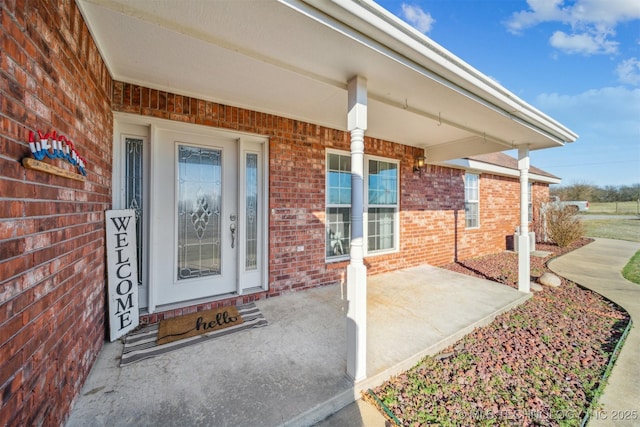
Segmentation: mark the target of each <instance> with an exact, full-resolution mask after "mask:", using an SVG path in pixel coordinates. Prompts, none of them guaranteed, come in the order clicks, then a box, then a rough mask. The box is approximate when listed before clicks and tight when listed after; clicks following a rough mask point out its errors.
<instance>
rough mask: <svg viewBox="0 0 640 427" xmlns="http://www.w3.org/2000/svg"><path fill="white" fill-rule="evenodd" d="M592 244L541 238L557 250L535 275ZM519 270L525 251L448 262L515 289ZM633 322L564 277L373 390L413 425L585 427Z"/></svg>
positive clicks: (537, 264)
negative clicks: (566, 243)
mask: <svg viewBox="0 0 640 427" xmlns="http://www.w3.org/2000/svg"><path fill="white" fill-rule="evenodd" d="M590 241H591V240H589V239H581V240H579V241H577V242H575V243H574V244H573V245H571V246H570V247H568V248H559V247H557V246H555V245H543V244H537V245H536V249H537V250H542V251H548V252H551V253H552V254H551V255H550V256H548V257H546V258H538V257H533V256H532V257H531V270H532V275H533V276H540V275H541V274H542V273H544V272H546V271H549V270H548V269H547V267H546V263H547V262H548V261H549V260H550V259H551V258H552V257H555V256H558V255H561V254H563V253H566V252H568V251H571V250H573V249H575V248H577V247H580V246H583V245H585V244H588V243H589V242H590ZM517 266H518V255H517V254H514V253H510V252H504V253H500V254H496V255H490V256H486V257H481V258H477V259H473V260H469V261H464V262H460V263H456V264H451V265H448V266H445V268H448V269H450V270H453V271H458V272H461V273H464V274H470V275H473V276H477V277H483V278H487V279H490V280H494V281H497V282H500V283H503V284H505V285H508V286H512V287H515V288H517V271H518V268H517ZM628 321H629V317H628V315H627V313H626V312H624V311H623V310H622V309H620V308H619V307H618V306H616V305H615V304H612V303H610V302H609V301H607V300H605V299H604V298H603V297H601V296H600V295H598V294H596V293H594V292H591V291H589V290H585V289H583V288H581V287H579V286H578V285H576V284H575V283H573V282H570V281H568V280H565V279H562V286H561V287H559V288H549V287H544V290H543V291H541V292H536V293H535V294H534V295H533V297H532V298H531V299H530V300H528V301H527V302H525V303H524V304H522V305H520V306H519V307H516V308H515V309H513V310H510V311H509V312H507V313H504V314H502V315H500V316H498V317H497V318H496V319H495V320H494V321H493V322H492V323H491V324H490V325H488V326H486V327H482V328H478V329H476V330H475V331H474V332H472V333H471V334H469V335H467V336H466V337H465V338H463V339H462V340H460V341H459V342H458V343H456V344H455V345H454V346H451V347H449V348H447V349H445V350H444V351H442V352H441V353H440V354H439V355H437V356H435V357H427V358H425V359H424V360H423V361H422V362H421V363H420V364H419V365H417V366H416V367H414V368H412V369H411V370H410V371H407V372H406V373H403V374H401V375H398V376H397V377H394V378H392V379H390V380H389V381H388V382H386V383H385V384H383V385H382V386H380V387H378V388H376V389H375V390H373V391H374V393H375V394H376V396H377V397H378V398H379V399H380V400H381V401H382V402H384V404H385V405H386V406H387V407H388V408H389V410H390V411H391V412H392V413H393V415H394V417H395V418H396V419H397V420H400V422H401V424H402V425H407V426H425V425H439V426H470V425H491V426H498V425H499V426H573V425H575V426H579V425H580V424H581V422H582V420H583V418H584V417H585V414H586V412H587V410H588V408H589V405H590V404H591V403H592V401H593V400H594V397H596V394H597V391H598V386H599V385H600V382H601V378H602V375H603V373H604V371H605V369H606V366H607V364H608V361H609V358H610V355H611V353H612V352H613V349H614V347H615V345H616V343H617V341H618V340H619V338H620V336H621V334H622V332H623V331H624V329H625V328H626V326H627V323H628Z"/></svg>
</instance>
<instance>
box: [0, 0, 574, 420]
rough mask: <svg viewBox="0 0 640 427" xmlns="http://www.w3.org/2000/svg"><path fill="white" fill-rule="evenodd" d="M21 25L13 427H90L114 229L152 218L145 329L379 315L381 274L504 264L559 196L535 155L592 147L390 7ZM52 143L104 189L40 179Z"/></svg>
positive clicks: (0, 269)
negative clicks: (323, 311)
mask: <svg viewBox="0 0 640 427" xmlns="http://www.w3.org/2000/svg"><path fill="white" fill-rule="evenodd" d="M1 7H2V9H1V12H0V16H2V17H3V25H2V28H1V31H2V40H3V49H2V50H3V52H2V55H1V56H0V64H1V67H2V68H1V69H0V76H1V79H0V93H1V94H2V103H1V105H2V112H1V115H0V123H1V126H0V147H1V152H0V165H1V168H0V170H1V171H2V172H1V173H0V209H1V214H2V216H1V217H0V254H1V255H2V256H1V257H0V387H1V391H2V396H3V403H2V408H1V410H0V425H7V424H8V425H19V424H22V425H32V424H45V425H59V424H60V423H62V422H64V420H65V419H66V417H67V416H68V412H69V409H70V405H71V403H72V402H73V400H74V398H75V397H76V396H77V394H78V393H79V390H80V388H81V386H82V384H83V383H84V380H85V379H86V377H87V375H88V372H89V370H90V369H91V367H92V365H93V363H94V361H95V359H96V357H97V355H98V352H99V351H100V349H101V347H102V344H103V341H104V338H105V333H106V330H107V329H108V326H109V325H108V324H107V318H106V316H105V313H106V308H105V293H106V283H107V278H106V270H107V267H106V260H105V246H106V245H105V211H107V210H111V209H124V208H131V209H135V212H136V216H137V218H138V222H137V237H138V247H137V255H138V266H137V271H138V273H139V274H138V276H139V283H138V290H139V305H140V307H141V309H142V310H141V312H140V319H141V320H142V321H143V322H156V321H158V320H159V319H161V318H163V317H168V316H175V315H178V314H180V313H181V312H183V311H187V310H201V309H205V308H209V307H215V306H218V305H222V304H229V303H231V304H239V303H244V302H248V301H253V300H256V299H261V298H266V297H275V296H278V295H280V294H284V293H287V292H292V291H298V290H303V289H307V288H312V287H317V286H322V285H327V284H332V283H336V282H345V281H346V282H347V287H348V288H349V290H350V294H349V298H350V299H351V300H362V299H363V295H362V292H361V290H362V289H364V288H366V277H367V275H371V274H378V273H382V272H386V271H392V270H396V269H401V268H407V267H412V266H417V265H420V264H424V263H427V264H433V265H443V264H447V263H450V262H453V261H454V260H456V259H458V260H462V259H468V258H471V257H476V256H480V255H484V254H489V253H495V252H498V251H501V250H504V249H505V245H506V238H507V236H512V235H513V233H514V230H515V229H516V227H520V229H521V230H522V232H523V233H525V232H526V231H527V227H528V224H529V221H530V220H535V213H536V203H537V202H538V201H544V200H546V199H547V198H548V185H549V184H552V183H557V182H559V180H558V178H557V177H554V176H552V175H550V174H548V173H546V172H544V171H541V170H538V169H535V168H533V167H530V166H529V153H530V151H532V150H538V149H544V148H551V147H556V146H562V145H564V144H565V143H567V142H573V141H574V140H575V139H576V138H577V136H576V135H575V134H574V133H573V132H571V131H570V130H569V129H567V128H566V127H564V126H563V125H561V124H560V123H558V122H556V121H555V120H553V119H551V118H550V117H548V116H546V115H545V114H544V113H542V112H540V111H538V110H536V109H535V108H533V107H532V106H530V105H529V104H527V103H525V102H524V101H522V100H520V99H518V98H517V97H516V96H515V95H513V94H512V93H510V92H508V91H507V90H506V89H505V88H503V87H501V86H500V85H498V84H497V83H495V82H494V81H492V80H491V79H489V78H487V77H486V76H484V75H483V74H481V73H480V72H479V71H477V70H475V69H473V68H472V67H471V66H469V65H468V64H466V63H464V62H463V61H461V60H460V59H458V58H456V57H455V56H454V55H453V54H451V53H450V52H447V51H446V50H445V49H443V48H442V47H440V46H438V45H437V44H436V43H434V42H433V41H431V40H430V39H428V38H427V37H425V36H424V35H422V34H420V33H418V32H417V31H415V30H414V29H412V28H411V27H409V26H407V25H406V24H404V23H402V22H401V21H399V20H398V19H397V18H395V17H394V16H393V15H391V14H390V13H388V12H387V11H385V10H384V9H382V8H380V7H379V6H377V5H376V4H374V3H369V2H352V1H349V0H336V1H334V2H325V1H315V0H308V1H296V0H281V1H262V2H256V3H251V5H250V6H249V5H247V4H246V3H245V2H235V1H216V2H208V3H195V4H193V5H192V4H189V5H186V4H185V3H183V2H173V3H171V2H164V3H162V5H161V6H158V4H156V3H154V2H137V1H133V2H132V1H125V0H115V1H114V0H77V1H76V2H58V1H53V0H42V1H40V2H38V3H37V7H36V6H34V5H33V4H32V3H31V2H4V3H3V4H2V6H1ZM37 131H41V133H42V135H43V137H44V138H43V139H45V140H47V141H49V143H52V141H53V140H54V139H56V138H57V140H59V141H64V144H63V145H60V147H65V149H66V147H71V148H73V150H72V151H73V152H75V153H76V155H77V156H78V157H79V158H81V159H82V160H83V161H84V167H83V168H82V170H80V169H79V164H78V163H77V162H75V163H74V162H72V161H71V160H72V159H69V158H65V159H62V158H53V159H51V158H49V157H46V156H45V157H44V158H42V160H41V161H42V163H44V164H46V165H48V166H45V167H41V168H40V169H37V168H35V169H34V168H33V167H31V166H29V162H25V163H24V164H23V163H22V160H23V159H24V158H29V157H31V156H32V154H31V149H30V145H29V141H30V134H31V135H32V138H33V143H34V147H36V145H37V144H41V142H40V138H39V136H37V135H38V134H37ZM53 132H55V135H54V133H53ZM47 133H48V134H49V136H48V137H47V135H46V134H47ZM61 136H64V139H62V138H61ZM67 142H69V144H68V143H67ZM61 144H62V142H61ZM71 144H72V145H71ZM39 147H40V148H41V150H42V149H43V147H42V146H41V145H40V146H39ZM36 148H37V147H36ZM54 148H55V147H52V148H51V149H49V150H48V152H49V153H50V154H52V153H55V151H54ZM511 149H516V150H517V151H518V159H515V158H512V157H509V156H507V155H505V154H504V153H501V152H502V151H505V150H511ZM45 151H46V149H45ZM42 152H43V151H41V153H42ZM27 166H29V167H27ZM52 167H55V168H57V169H55V170H54V169H52ZM52 171H54V172H53V173H51V172H52ZM82 171H84V172H86V177H84V176H83V175H82V173H81V172H82ZM530 201H532V203H531V204H530ZM529 212H531V214H530V213H529ZM529 216H532V218H529ZM521 240H522V243H521V244H522V245H525V246H521V248H523V249H524V251H520V253H521V275H522V277H524V276H526V277H527V280H526V283H525V281H523V285H522V286H523V290H524V291H527V290H528V249H527V246H526V241H527V239H526V238H523V239H521ZM519 244H520V243H519ZM523 272H525V273H523ZM358 306H359V307H360V308H359V309H358V308H355V307H358ZM365 308H366V307H365ZM353 310H360V311H359V312H353ZM347 316H348V317H349V318H351V319H355V320H354V322H355V323H354V322H351V323H350V324H360V325H361V328H360V329H359V330H358V331H357V334H362V333H363V330H364V331H366V318H364V317H363V313H362V305H361V304H360V305H358V304H351V305H350V312H349V313H347ZM351 327H353V326H351ZM362 345H363V340H362V339H358V340H356V341H354V342H353V343H350V345H349V350H348V354H347V360H348V364H347V365H348V374H349V375H351V376H352V377H353V378H354V379H355V380H359V379H362V377H363V373H364V372H365V371H364V365H365V363H366V360H364V359H363V357H364V356H363V354H362V351H361V348H362Z"/></svg>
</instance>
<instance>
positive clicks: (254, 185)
mask: <svg viewBox="0 0 640 427" xmlns="http://www.w3.org/2000/svg"><path fill="white" fill-rule="evenodd" d="M246 187H247V188H246V189H245V191H246V197H247V200H246V204H247V212H246V230H247V237H246V246H247V251H246V263H245V268H246V269H247V270H257V269H258V155H257V154H251V153H248V154H247V168H246Z"/></svg>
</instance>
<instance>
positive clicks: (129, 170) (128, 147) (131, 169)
mask: <svg viewBox="0 0 640 427" xmlns="http://www.w3.org/2000/svg"><path fill="white" fill-rule="evenodd" d="M142 149H143V140H142V139H138V138H126V139H125V195H124V199H125V204H126V205H125V206H126V207H127V208H128V209H133V210H134V211H135V215H136V245H137V248H136V249H137V251H136V252H137V258H138V286H142V244H143V240H142V218H143V217H142V214H143V207H144V206H143V195H142V185H143V182H142V180H143V175H142V159H143V157H142V155H143V153H142Z"/></svg>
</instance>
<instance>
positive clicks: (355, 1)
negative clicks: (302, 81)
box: [279, 0, 578, 145]
mask: <svg viewBox="0 0 640 427" xmlns="http://www.w3.org/2000/svg"><path fill="white" fill-rule="evenodd" d="M279 1H280V2H281V3H283V4H286V5H288V6H289V7H292V8H293V9H296V10H298V11H299V12H301V13H305V14H307V15H310V16H313V17H314V18H315V19H319V18H321V14H319V13H318V12H319V11H321V12H322V13H323V14H326V15H327V17H331V18H332V19H333V20H337V21H339V22H341V23H348V22H349V21H353V19H354V18H356V19H357V20H358V28H357V30H358V31H360V32H361V33H362V34H363V35H365V36H366V37H367V38H369V39H371V40H373V41H375V42H376V43H378V44H380V45H383V46H385V47H386V48H387V49H389V50H390V51H391V52H396V53H397V54H400V55H401V56H402V57H404V59H405V60H408V61H409V62H413V63H415V64H417V65H419V66H420V67H422V68H423V71H425V72H424V74H425V76H427V77H429V78H432V79H434V80H436V81H438V82H439V83H441V84H443V85H445V86H447V87H448V88H450V89H452V90H455V91H457V92H458V93H460V94H462V95H465V96H467V97H468V98H470V99H473V100H475V101H477V102H480V103H482V104H483V105H485V106H486V107H488V108H490V109H492V110H494V111H496V112H497V113H500V114H503V115H505V116H507V117H510V118H511V119H512V120H514V121H516V122H518V123H520V124H521V125H524V126H527V127H529V128H531V129H532V130H534V131H536V132H538V133H540V134H543V135H545V136H546V137H547V138H549V139H551V140H553V141H555V142H556V143H558V145H563V144H564V143H565V142H573V141H575V140H576V139H577V138H578V135H577V134H575V133H574V132H572V131H571V130H570V129H568V128H567V127H565V126H563V125H562V124H560V123H559V122H557V121H556V120H554V119H552V118H551V117H549V116H547V115H546V114H544V113H542V112H541V111H539V110H537V109H536V108H534V107H533V106H531V105H529V104H528V103H526V102H524V101H523V100H521V99H520V98H518V97H517V96H516V95H514V94H513V93H511V92H509V91H508V90H507V89H505V88H504V87H503V86H501V85H499V84H498V83H496V82H495V81H494V80H492V79H490V78H489V77H487V76H485V75H484V74H482V73H481V72H480V71H478V70H476V69H475V68H473V67H472V66H470V65H469V64H467V63H465V62H464V61H462V60H461V59H460V58H458V57H456V56H455V55H453V54H452V53H450V52H448V51H447V50H446V49H444V48H443V47H442V46H440V45H438V44H437V43H435V42H434V41H433V40H431V39H429V38H428V37H426V36H425V35H424V34H422V33H420V32H419V31H417V30H416V29H415V28H413V27H411V26H410V25H409V24H407V23H405V22H404V21H402V20H400V19H399V18H397V17H396V16H394V15H393V14H391V13H390V12H388V11H387V10H386V9H384V8H382V7H381V6H379V5H377V4H376V3H374V2H372V1H370V0H331V1H326V0H279ZM336 6H338V7H336ZM312 10H314V11H313V12H312ZM324 23H325V24H326V25H329V26H332V22H330V20H327V21H326V22H324ZM337 30H340V29H337ZM383 35H384V36H386V40H383V39H382V36H383ZM361 41H363V42H366V40H364V38H363V39H361ZM392 41H395V43H390V42H392ZM391 44H393V45H394V46H392V45H391ZM434 64H435V65H436V66H438V67H440V68H441V69H443V70H446V72H447V73H449V76H447V75H445V74H444V73H443V74H442V75H441V74H436V73H435V72H433V71H431V70H432V68H433V66H434ZM454 80H462V81H463V82H465V83H468V84H465V85H464V86H462V85H460V84H456V83H454Z"/></svg>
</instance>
